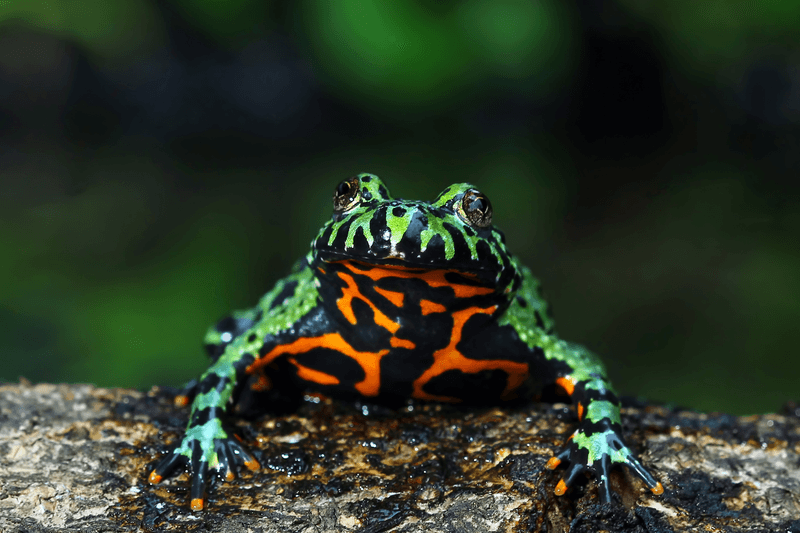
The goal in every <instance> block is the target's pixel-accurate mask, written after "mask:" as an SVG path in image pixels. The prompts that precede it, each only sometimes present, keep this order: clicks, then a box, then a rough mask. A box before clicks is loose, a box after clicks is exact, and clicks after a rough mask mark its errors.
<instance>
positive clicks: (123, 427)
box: [0, 383, 800, 533]
mask: <svg viewBox="0 0 800 533" xmlns="http://www.w3.org/2000/svg"><path fill="white" fill-rule="evenodd" d="M169 392H170V391H165V390H160V389H153V390H151V391H150V392H148V393H141V392H138V391H133V390H124V389H98V388H94V387H92V386H89V385H48V384H42V385H35V386H34V385H30V384H28V383H20V384H5V385H0V531H3V532H23V531H24V532H30V533H33V532H51V531H64V530H68V531H80V532H100V531H104V532H105V531H218V532H233V531H253V532H265V533H266V532H305V533H311V532H328V531H345V532H364V533H366V532H371V533H376V532H382V531H393V532H411V531H429V532H480V533H484V532H490V531H509V532H511V531H548V532H562V531H570V530H571V531H576V532H577V531H603V530H606V531H637V532H644V531H649V532H667V531H748V532H750V531H765V532H766V531H781V532H784V531H794V532H800V409H798V408H796V406H788V407H787V408H785V409H784V411H785V414H781V415H778V414H775V415H763V416H750V417H734V416H729V415H721V414H702V413H694V412H688V411H679V410H670V409H667V408H664V407H658V406H649V405H635V406H629V407H627V408H626V409H624V411H623V424H624V425H625V427H626V431H627V433H626V434H627V437H628V444H629V445H630V446H631V447H632V448H633V449H634V450H636V451H638V452H639V456H640V458H641V459H642V460H643V462H644V464H645V465H647V466H648V468H650V469H651V471H652V472H653V474H654V475H655V476H656V477H657V478H658V479H659V480H661V482H662V483H663V485H664V488H665V493H664V494H663V495H662V496H658V497H656V496H652V495H651V494H650V493H649V492H647V491H646V490H645V489H644V487H643V485H642V484H641V483H640V482H638V481H637V480H636V479H634V478H632V477H631V476H630V475H628V474H627V473H625V472H617V473H616V475H615V476H614V477H613V478H612V483H613V487H614V489H615V491H616V494H617V495H619V499H618V501H617V502H616V503H615V504H611V505H599V504H598V503H597V490H596V487H595V485H594V482H593V481H587V482H586V483H583V484H581V485H580V486H577V487H574V488H573V489H571V490H570V491H569V492H568V493H567V495H565V496H562V497H556V496H553V488H554V487H555V485H556V483H557V482H558V478H559V474H558V473H553V472H550V471H548V470H546V469H544V464H545V462H546V461H547V459H548V458H549V457H550V456H551V455H552V454H553V452H554V451H555V450H557V449H558V447H559V446H560V445H561V444H562V442H563V440H564V438H565V436H567V435H569V433H570V432H571V430H572V428H573V427H574V417H573V415H572V413H571V411H570V410H569V409H568V408H567V406H565V405H564V404H533V405H529V406H514V407H509V408H497V407H489V408H473V409H458V408H453V407H448V406H441V405H435V404H433V405H425V404H414V405H413V406H411V407H404V408H400V409H395V410H393V409H387V408H376V407H375V406H362V407H360V408H356V407H354V406H353V404H347V403H341V402H335V403H331V402H329V401H319V399H316V400H315V399H308V400H307V401H304V402H302V403H301V405H300V406H299V407H297V408H296V409H293V410H292V411H291V414H283V415H270V416H266V417H262V418H260V419H257V420H255V421H252V422H238V423H237V426H238V427H239V428H240V431H241V434H242V435H243V437H244V438H245V440H246V441H247V442H250V449H251V450H253V451H254V452H255V454H256V456H257V457H258V459H259V461H260V462H261V464H262V469H261V470H260V471H258V472H256V473H252V474H251V473H249V472H248V473H246V474H243V475H242V477H240V478H238V479H236V480H234V481H233V482H230V483H218V484H216V485H215V486H214V487H213V488H212V489H211V490H210V492H209V503H208V508H207V510H206V511H205V512H203V513H199V514H198V513H192V512H190V511H189V510H188V508H187V504H186V499H187V488H188V484H187V477H186V476H185V475H182V476H180V477H178V478H174V479H170V480H167V481H165V482H162V484H160V485H158V486H150V485H149V484H148V483H147V481H146V477H147V473H148V472H149V468H150V467H151V465H152V463H153V461H154V460H155V459H156V458H157V457H159V456H160V455H161V453H162V452H163V451H164V450H165V443H167V442H173V441H174V440H175V439H177V437H178V435H179V433H180V430H181V428H182V427H183V425H184V424H185V420H186V415H187V413H186V411H185V410H181V409H176V408H174V407H173V406H172V402H171V394H170V393H169Z"/></svg>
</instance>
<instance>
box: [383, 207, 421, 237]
mask: <svg viewBox="0 0 800 533" xmlns="http://www.w3.org/2000/svg"><path fill="white" fill-rule="evenodd" d="M393 209H394V208H393V207H392V206H389V207H387V209H386V226H388V228H389V231H390V232H391V234H392V236H391V239H390V241H391V244H392V247H394V246H397V243H399V242H400V239H402V238H403V235H405V234H406V230H407V229H408V226H409V225H410V224H411V220H412V218H413V215H414V212H415V210H414V209H412V208H410V207H409V206H403V209H404V210H405V214H404V215H403V216H401V217H398V216H395V215H394V213H392V211H393Z"/></svg>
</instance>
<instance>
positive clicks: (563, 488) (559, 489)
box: [553, 479, 567, 496]
mask: <svg viewBox="0 0 800 533" xmlns="http://www.w3.org/2000/svg"><path fill="white" fill-rule="evenodd" d="M553 492H554V493H555V495H556V496H563V495H564V493H565V492H567V484H566V483H564V480H563V479H562V480H560V481H559V482H558V485H556V490H554V491H553Z"/></svg>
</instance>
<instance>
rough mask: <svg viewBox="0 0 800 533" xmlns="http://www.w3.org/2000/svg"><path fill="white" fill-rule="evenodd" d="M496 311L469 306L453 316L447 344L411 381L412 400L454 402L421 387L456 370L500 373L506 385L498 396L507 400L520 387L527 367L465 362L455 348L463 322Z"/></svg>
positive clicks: (486, 361) (498, 362) (487, 361)
mask: <svg viewBox="0 0 800 533" xmlns="http://www.w3.org/2000/svg"><path fill="white" fill-rule="evenodd" d="M496 309H497V306H492V307H486V308H480V307H469V308H467V309H462V310H461V311H456V312H454V313H453V331H452V332H451V334H450V344H449V345H447V346H446V347H444V348H442V349H440V350H436V351H435V352H434V353H433V364H432V365H431V366H430V367H429V368H428V369H427V370H426V371H425V372H424V373H423V374H422V375H421V376H420V377H418V378H417V379H416V380H415V381H414V384H413V385H414V389H413V391H412V393H411V395H412V396H413V397H414V398H419V399H422V400H436V401H440V402H458V401H459V398H453V397H450V396H438V395H434V394H428V393H427V392H425V391H424V390H423V388H424V387H425V384H427V383H428V382H429V381H430V380H431V379H433V378H434V377H436V376H438V375H440V374H442V373H443V372H447V371H448V370H460V371H461V372H467V373H470V374H474V373H477V372H481V371H482V370H495V369H500V370H504V371H505V372H506V374H507V375H508V382H507V383H506V387H505V389H504V390H503V394H502V396H503V397H504V398H508V397H510V395H511V393H512V392H513V391H514V390H515V389H516V388H517V387H519V386H520V385H522V383H523V382H524V381H525V379H526V378H527V377H528V365H527V364H525V363H516V362H513V361H506V360H505V359H482V360H479V359H469V358H467V357H464V355H463V354H462V353H461V352H459V351H458V350H457V349H456V346H457V345H458V343H459V342H460V341H461V331H462V330H463V329H464V324H466V322H467V320H468V319H469V318H470V317H471V316H473V315H475V314H478V313H483V314H487V315H490V314H492V313H494V312H495V310H496Z"/></svg>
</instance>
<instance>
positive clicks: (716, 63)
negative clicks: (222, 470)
mask: <svg viewBox="0 0 800 533" xmlns="http://www.w3.org/2000/svg"><path fill="white" fill-rule="evenodd" d="M746 5H747V6H749V7H748V9H745V8H744V7H745V4H744V3H741V2H731V1H729V0H707V1H704V2H696V1H694V0H670V1H669V2H641V1H638V0H606V1H599V0H597V1H587V2H580V3H570V2H564V1H561V0H537V1H530V0H524V1H523V0H519V1H517V0H466V1H463V2H448V3H445V2H436V1H426V2H423V1H411V0H407V1H397V2H386V1H380V0H373V1H369V0H330V1H311V0H308V1H295V0H280V1H279V0H274V1H267V0H226V1H224V2H222V1H219V0H117V1H114V2H110V1H108V0H83V1H81V2H72V1H70V0H60V1H59V0H50V1H47V2H45V1H43V0H41V1H40V0H10V1H6V2H0V181H2V186H0V243H2V248H1V249H2V251H1V252H0V254H1V255H0V358H1V360H2V365H1V366H0V379H2V380H8V381H16V380H17V379H18V378H19V377H20V376H24V377H26V378H28V379H30V380H33V381H69V382H92V383H96V384H99V385H102V386H125V387H138V388H148V387H150V386H151V385H154V384H164V385H166V384H172V385H177V384H180V383H182V382H184V381H186V380H188V379H190V378H192V377H195V376H197V375H198V374H199V373H200V372H201V371H202V370H203V369H204V367H205V366H206V363H207V362H206V359H205V356H204V352H203V351H202V349H201V342H200V341H201V339H202V336H203V334H204V332H205V329H206V328H207V327H208V325H209V324H211V323H212V322H214V321H215V320H217V319H218V318H220V317H222V316H223V315H224V314H226V313H227V312H228V311H229V310H231V309H235V308H243V307H247V306H250V305H252V304H254V303H255V302H256V300H257V299H258V297H259V296H260V295H261V294H262V293H264V292H266V291H267V290H268V289H269V288H270V287H271V286H272V284H273V283H274V282H275V280H276V279H278V278H279V277H281V276H283V275H285V274H286V273H287V271H288V269H289V267H290V265H291V264H292V263H293V262H294V260H296V259H297V258H299V257H300V256H301V255H302V254H304V253H305V252H306V251H307V250H308V245H309V242H310V240H311V239H312V237H313V236H314V235H315V233H316V230H317V229H318V228H319V227H320V225H321V224H322V223H323V222H324V221H325V220H326V219H327V218H328V217H329V216H330V213H331V205H330V199H331V194H332V191H333V188H334V186H335V185H336V184H337V183H338V182H339V181H340V180H341V179H343V178H346V177H348V176H350V175H353V174H355V173H357V172H361V171H369V172H373V173H376V174H378V175H380V176H381V177H383V178H384V180H385V181H386V182H387V183H388V184H389V186H390V188H391V190H392V192H393V194H394V195H395V196H399V197H405V198H421V199H433V198H434V197H435V196H436V194H437V193H438V192H439V191H440V190H441V189H443V188H444V187H445V186H446V185H448V184H450V183H452V182H457V181H470V182H472V183H474V184H476V185H477V186H478V187H479V188H480V189H481V190H482V191H483V192H484V193H486V194H487V195H488V196H489V198H491V200H492V203H493V205H494V209H495V222H496V224H497V225H498V226H499V227H500V228H502V229H504V231H505V232H506V235H507V238H508V242H509V246H510V247H511V249H512V250H513V251H514V252H515V253H516V254H517V255H519V256H521V257H522V259H523V261H524V263H526V264H527V265H529V266H530V267H531V268H532V269H533V271H534V272H535V273H536V274H537V275H538V276H539V277H540V278H541V279H542V280H543V282H544V285H545V288H546V290H547V295H548V297H549V299H550V301H551V302H552V303H553V306H554V308H555V310H556V313H555V314H556V319H557V323H558V326H559V331H560V333H561V334H562V336H564V337H565V338H567V339H570V340H575V341H579V342H582V343H584V344H586V345H588V346H590V347H592V348H593V349H594V350H595V351H597V352H598V353H600V354H601V355H602V356H603V358H604V360H605V361H606V362H607V364H608V366H609V370H610V373H611V376H612V378H613V380H614V381H615V383H616V385H617V388H618V389H619V390H620V391H621V392H623V393H626V394H630V395H638V396H643V397H647V398H649V399H652V400H657V401H667V402H673V403H676V404H679V405H683V406H687V407H691V408H696V409H701V410H715V411H727V412H732V413H739V414H745V413H758V412H766V411H776V410H778V409H780V406H781V404H782V403H783V402H784V401H787V400H790V399H794V400H797V399H798V398H799V397H800V395H799V394H798V385H800V357H799V356H798V350H797V345H798V341H797V333H798V323H800V246H798V242H800V239H799V238H798V237H800V194H798V193H800V185H798V180H797V177H798V175H799V174H800V4H798V3H797V2H796V1H793V0H787V1H777V0H772V1H770V0H765V1H762V2H758V3H747V4H746Z"/></svg>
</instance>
